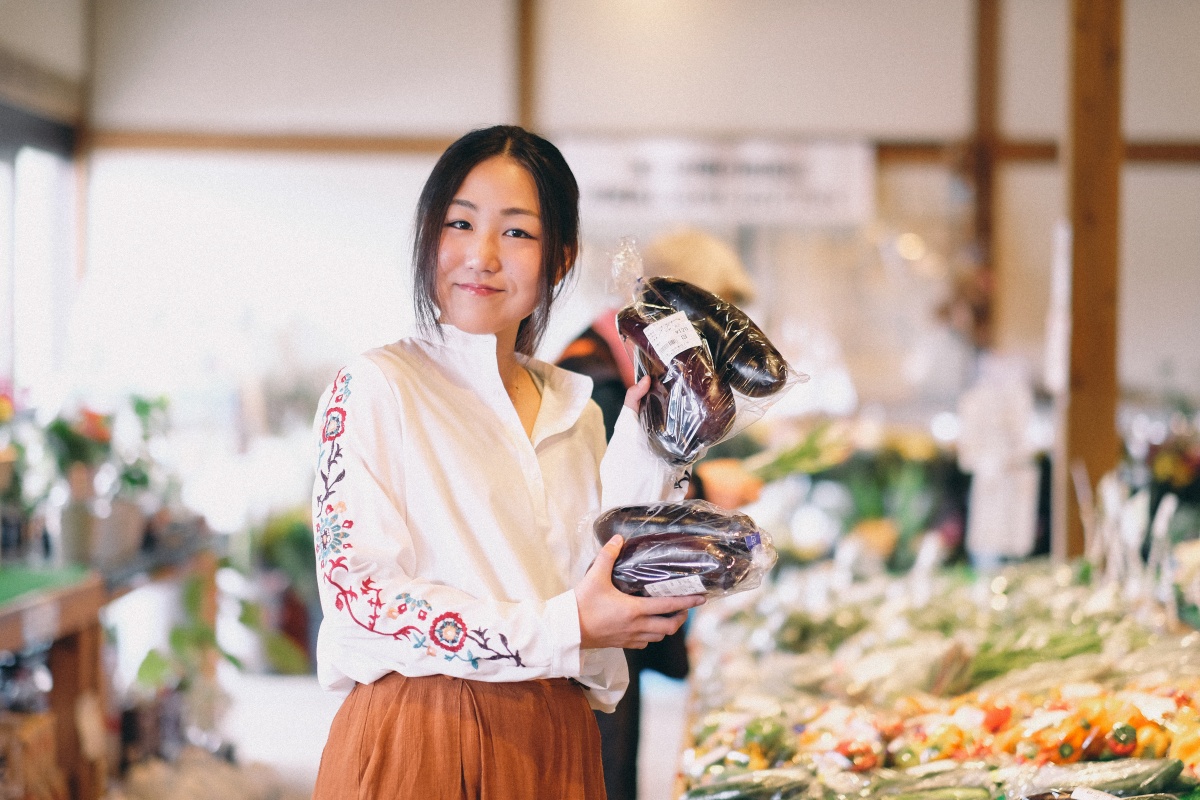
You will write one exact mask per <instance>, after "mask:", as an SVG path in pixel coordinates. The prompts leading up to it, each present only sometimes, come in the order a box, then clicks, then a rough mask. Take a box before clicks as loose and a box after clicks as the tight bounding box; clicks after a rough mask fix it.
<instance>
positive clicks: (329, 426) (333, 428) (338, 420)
mask: <svg viewBox="0 0 1200 800" xmlns="http://www.w3.org/2000/svg"><path fill="white" fill-rule="evenodd" d="M345 432H346V410H345V409H344V408H339V407H338V406H331V407H330V408H329V409H328V410H326V411H325V428H324V430H322V431H321V441H322V442H332V441H333V440H334V439H336V438H338V437H339V436H341V435H342V434H343V433H345Z"/></svg>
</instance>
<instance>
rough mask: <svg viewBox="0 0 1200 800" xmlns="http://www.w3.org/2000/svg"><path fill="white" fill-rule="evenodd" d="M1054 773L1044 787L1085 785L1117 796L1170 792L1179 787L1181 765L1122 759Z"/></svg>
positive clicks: (1055, 769)
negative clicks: (1050, 782)
mask: <svg viewBox="0 0 1200 800" xmlns="http://www.w3.org/2000/svg"><path fill="white" fill-rule="evenodd" d="M1044 769H1047V770H1053V772H1051V773H1049V774H1051V775H1053V781H1052V784H1051V785H1050V786H1048V787H1047V788H1054V789H1075V788H1077V787H1080V786H1086V787H1087V788H1089V789H1099V790H1100V791H1102V792H1108V793H1109V794H1115V795H1117V796H1118V797H1133V796H1135V795H1144V794H1158V793H1161V792H1169V791H1171V789H1173V788H1175V787H1176V785H1177V784H1178V781H1179V777H1180V773H1181V772H1183V762H1182V761H1180V760H1179V759H1178V758H1122V759H1119V760H1117V761H1093V762H1081V763H1078V764H1062V765H1055V766H1053V767H1045V768H1044Z"/></svg>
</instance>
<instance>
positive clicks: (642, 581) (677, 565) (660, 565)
mask: <svg viewBox="0 0 1200 800" xmlns="http://www.w3.org/2000/svg"><path fill="white" fill-rule="evenodd" d="M593 531H594V532H595V535H596V537H597V538H598V539H599V540H600V541H601V542H607V541H608V540H609V539H611V538H612V537H613V536H615V535H617V534H620V535H621V536H622V537H623V538H624V539H625V544H624V546H623V547H622V549H621V555H620V556H618V557H617V561H616V564H615V565H614V567H613V574H612V581H613V585H614V586H616V587H617V588H618V589H620V590H621V591H623V592H625V593H626V594H632V595H640V596H644V597H650V596H653V597H663V596H669V595H685V594H703V595H705V596H707V597H720V596H724V595H728V594H733V593H735V592H740V591H745V590H747V589H752V588H754V587H756V586H758V585H759V583H760V582H761V580H762V576H763V575H764V573H766V572H767V571H768V570H770V568H771V567H772V566H773V565H774V563H775V559H776V554H775V548H774V546H773V545H772V544H771V540H770V537H769V536H767V535H766V534H765V533H764V532H763V531H762V530H760V529H759V527H758V526H757V525H755V524H754V520H752V519H750V517H748V516H746V515H745V514H740V513H738V512H736V511H730V510H727V509H722V508H719V507H718V506H715V505H713V504H712V503H708V502H705V501H703V500H685V501H683V502H679V503H655V504H651V505H639V506H621V507H619V508H614V509H611V510H610V511H607V512H605V513H604V514H602V515H600V517H598V518H597V519H596V521H595V522H594V523H593Z"/></svg>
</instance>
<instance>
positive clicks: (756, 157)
mask: <svg viewBox="0 0 1200 800" xmlns="http://www.w3.org/2000/svg"><path fill="white" fill-rule="evenodd" d="M556 143H557V144H558V146H559V147H560V149H561V150H562V152H563V155H564V156H566V159H567V162H568V163H569V164H570V165H571V169H572V170H573V171H574V173H575V177H576V178H577V179H578V181H579V189H580V194H581V197H580V203H581V206H582V211H583V213H584V215H585V218H586V219H588V220H589V221H597V222H618V223H628V222H637V223H644V222H690V223H697V224H704V223H708V224H748V225H755V224H767V225H797V226H821V227H840V226H855V225H861V224H864V223H866V222H868V221H869V220H870V219H871V218H872V216H873V214H874V200H875V150H874V148H873V147H872V146H871V145H869V144H866V143H863V142H854V141H851V142H837V141H788V140H772V139H742V140H734V141H724V140H722V141H705V140H697V139H665V138H656V139H608V138H590V137H589V138H585V137H580V138H570V137H561V138H558V139H556Z"/></svg>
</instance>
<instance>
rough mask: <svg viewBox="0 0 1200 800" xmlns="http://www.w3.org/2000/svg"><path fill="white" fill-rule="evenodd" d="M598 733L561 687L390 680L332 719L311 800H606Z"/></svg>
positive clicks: (559, 682) (574, 695) (357, 696)
mask: <svg viewBox="0 0 1200 800" xmlns="http://www.w3.org/2000/svg"><path fill="white" fill-rule="evenodd" d="M604 797H605V792H604V770H603V768H602V766H601V763H600V733H599V731H598V729H597V728H596V721H595V718H594V717H593V715H592V712H591V710H590V709H589V708H588V703H587V698H586V697H584V694H583V690H582V689H581V688H580V687H579V686H578V685H576V684H574V683H571V682H570V681H568V680H566V679H555V680H540V681H525V682H522V683H487V682H484V681H471V680H463V679H459V678H451V677H447V676H444V675H431V676H428V677H423V678H406V677H404V676H403V675H399V674H397V673H390V674H388V675H386V676H384V677H383V678H380V679H379V680H377V681H375V682H374V683H371V684H358V685H356V686H355V687H354V690H353V691H351V692H350V695H349V696H348V697H347V698H346V700H345V702H343V703H342V707H341V708H340V709H338V712H337V715H336V716H335V717H334V719H333V725H332V726H331V727H330V729H329V739H328V741H327V742H326V743H325V750H324V752H323V753H322V754H321V767H320V770H319V771H318V773H317V785H316V789H315V790H314V792H313V800H351V799H352V798H353V800H404V799H405V798H421V800H533V799H534V798H547V799H548V800H549V799H550V798H552V799H553V800H604Z"/></svg>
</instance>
